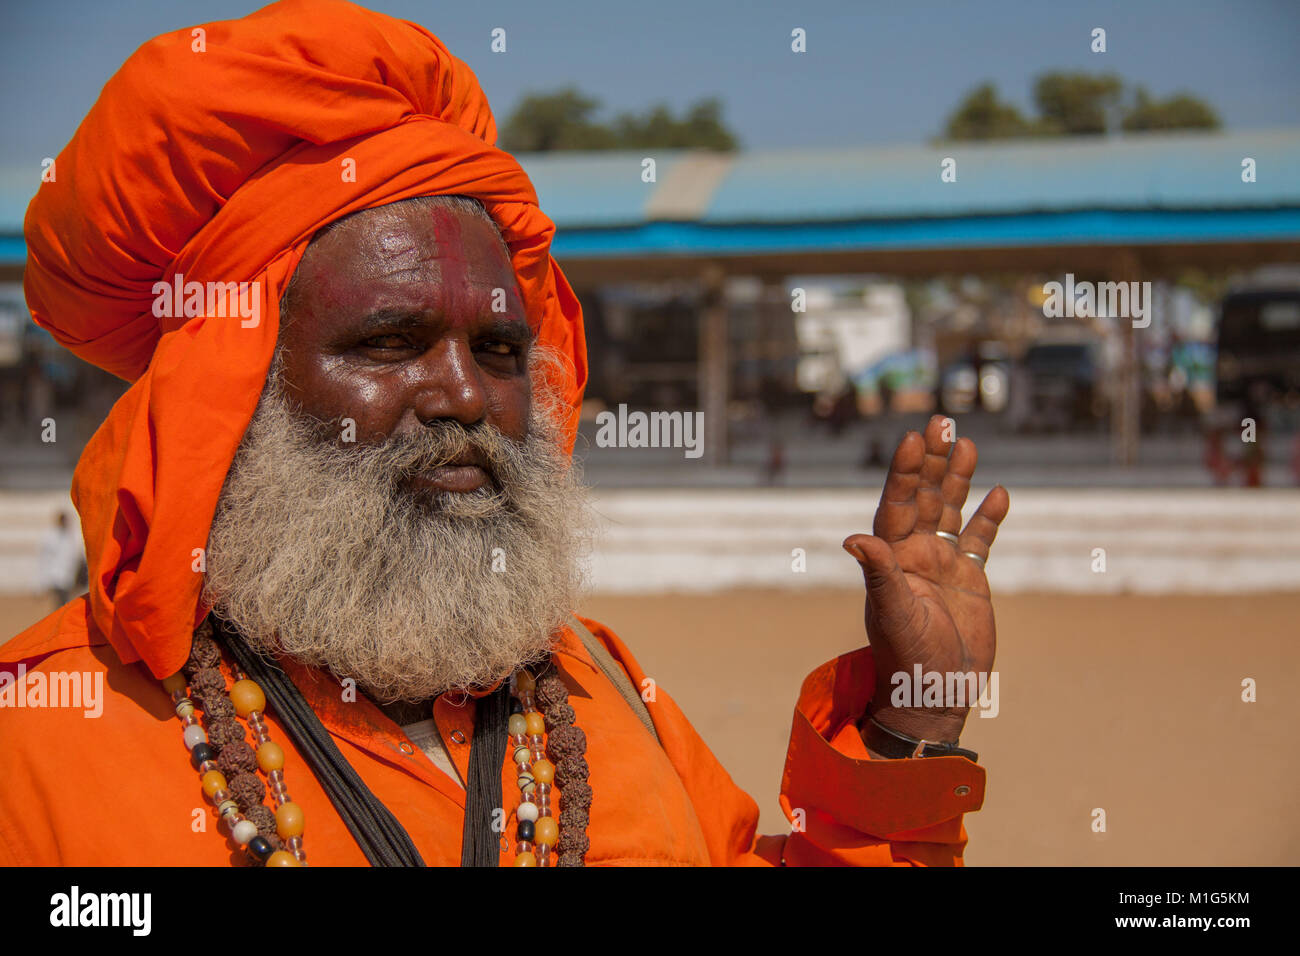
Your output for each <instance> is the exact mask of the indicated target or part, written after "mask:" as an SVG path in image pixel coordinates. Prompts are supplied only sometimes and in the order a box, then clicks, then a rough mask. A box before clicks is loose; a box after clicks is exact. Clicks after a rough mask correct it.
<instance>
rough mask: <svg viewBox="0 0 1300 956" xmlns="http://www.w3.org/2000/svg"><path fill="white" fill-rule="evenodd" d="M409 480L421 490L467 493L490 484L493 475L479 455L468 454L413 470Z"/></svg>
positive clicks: (414, 486) (411, 484) (413, 486)
mask: <svg viewBox="0 0 1300 956" xmlns="http://www.w3.org/2000/svg"><path fill="white" fill-rule="evenodd" d="M407 482H408V483H409V484H410V486H411V487H412V488H415V489H419V490H421V491H434V492H438V491H450V492H455V493H460V494H467V493H469V492H471V491H478V490H479V489H480V488H482V487H484V486H486V485H488V484H490V483H491V476H490V475H489V474H488V471H487V469H486V468H485V467H484V466H483V462H482V460H481V459H480V458H479V457H478V456H477V455H467V456H465V457H464V458H462V459H461V460H459V461H454V462H448V463H447V464H445V465H438V466H436V467H433V468H422V469H420V470H419V471H416V472H413V473H412V474H411V475H409V476H408V478H407Z"/></svg>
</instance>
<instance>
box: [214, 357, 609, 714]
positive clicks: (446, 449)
mask: <svg viewBox="0 0 1300 956" xmlns="http://www.w3.org/2000/svg"><path fill="white" fill-rule="evenodd" d="M541 351H542V350H540V349H538V348H536V347H535V348H534V354H535V356H536V359H535V361H534V363H533V367H532V371H533V382H534V395H533V413H532V416H531V418H530V423H529V433H528V437H527V438H526V439H525V440H524V441H523V442H522V443H515V442H513V441H511V440H509V439H507V438H506V437H505V436H503V435H502V434H501V433H500V432H499V431H497V430H496V429H494V428H491V427H490V426H486V425H483V426H479V427H476V428H475V429H473V430H468V431H467V430H466V429H464V428H461V427H459V426H458V425H456V423H454V422H452V423H446V422H438V423H434V424H433V425H431V426H430V427H429V428H427V429H425V430H424V431H423V432H422V433H421V434H419V435H416V436H408V437H403V438H401V439H397V438H390V439H389V440H388V441H386V442H384V443H383V444H381V445H359V446H357V445H354V446H340V445H338V444H336V443H335V442H334V440H333V436H335V435H337V430H331V431H329V432H325V431H323V430H322V428H321V426H320V425H319V423H316V422H314V421H312V420H310V419H307V418H306V417H304V416H302V415H301V414H300V413H299V412H297V411H296V410H295V409H294V408H293V407H292V404H291V403H290V401H289V400H288V399H287V398H286V397H285V394H284V390H283V386H282V384H281V380H280V371H279V369H280V362H279V360H278V357H277V361H276V363H275V365H274V366H273V367H272V370H271V374H270V375H269V376H268V378H267V386H266V389H265V391H264V392H263V394H262V398H261V401H260V402H259V404H258V407H257V411H256V413H255V415H254V417H253V420H252V422H251V423H250V424H249V427H248V431H247V432H246V433H245V435H244V439H243V442H242V443H241V445H240V447H239V450H238V452H237V453H236V455H235V459H234V461H233V463H232V464H231V467H230V471H229V473H228V474H227V476H226V481H225V485H224V487H223V488H222V492H221V497H220V499H219V501H218V504H217V510H216V515H215V517H214V519H213V523H212V530H211V532H210V535H209V538H208V551H207V576H206V582H205V585H204V593H203V598H204V601H205V603H207V604H209V605H211V606H212V607H213V608H214V609H215V610H216V611H217V613H219V614H220V615H222V616H223V617H225V618H226V619H227V620H229V621H230V622H231V623H232V624H234V625H235V626H236V627H237V628H238V629H239V630H240V632H241V633H242V634H243V635H244V637H245V638H246V639H247V641H248V643H249V645H250V646H252V647H253V648H254V649H256V650H259V651H261V652H264V653H267V654H281V653H282V654H287V655H289V656H291V657H293V658H296V659H297V660H299V661H301V662H303V663H305V664H308V665H311V666H317V667H323V668H327V669H328V670H330V671H331V672H332V673H333V674H334V675H335V676H336V677H339V678H345V677H351V678H353V679H354V680H355V681H356V682H357V684H358V685H359V686H360V687H362V688H363V689H364V690H365V691H366V692H367V693H368V694H370V696H371V697H372V698H374V699H375V700H377V701H379V702H381V703H388V702H391V701H396V700H409V701H418V700H424V699H427V698H430V697H436V696H437V695H439V694H441V693H444V692H446V691H448V690H452V689H457V688H467V689H468V688H475V687H485V686H490V685H491V684H492V683H493V682H495V681H497V680H499V679H501V678H503V677H505V676H507V675H508V674H510V673H511V672H512V671H513V670H514V669H515V668H516V667H518V666H520V665H521V664H524V663H530V662H535V661H537V660H539V659H541V658H543V657H544V656H545V655H546V654H547V653H548V651H549V650H550V649H551V647H552V646H553V642H554V638H555V634H556V632H557V630H558V628H559V627H560V626H561V625H562V624H563V622H564V621H565V619H566V618H567V617H568V615H569V614H570V613H571V612H572V611H573V608H574V606H575V604H576V603H577V601H578V598H579V596H580V595H581V593H582V590H583V587H584V584H585V574H584V564H585V558H586V555H587V553H588V550H589V547H590V543H591V530H590V529H591V528H592V527H593V522H592V519H591V511H590V506H589V504H588V502H587V498H586V493H585V489H584V488H583V487H582V485H581V482H580V479H579V476H578V474H577V470H576V468H574V467H573V466H572V465H571V463H570V461H569V459H568V457H567V456H566V455H564V454H563V452H562V451H561V449H560V447H559V445H558V441H559V436H560V434H561V430H560V428H559V427H558V425H557V424H556V422H557V420H558V418H557V415H556V411H555V410H556V408H558V407H559V406H558V403H557V402H556V401H555V397H554V396H553V395H550V394H547V393H546V392H545V389H544V387H543V386H542V385H541V384H540V383H541V381H542V378H541V377H540V376H539V374H538V366H539V365H540V364H541V363H542V362H545V361H548V360H550V358H549V357H548V356H546V355H544V354H540V353H541ZM465 443H468V444H469V445H470V446H471V447H474V448H475V449H477V450H478V451H479V452H480V453H481V454H482V455H483V456H484V458H485V460H486V461H487V462H488V463H489V466H490V467H489V469H488V470H489V472H490V474H491V475H492V477H493V478H494V479H495V488H493V489H488V488H485V489H481V490H480V491H478V492H474V493H470V494H454V493H444V494H440V495H437V496H436V497H420V496H418V495H416V494H413V493H411V492H409V491H407V490H406V489H405V488H404V487H403V486H402V485H401V482H402V479H403V478H404V477H406V476H407V475H409V474H411V472H412V471H413V470H414V469H415V468H416V467H417V466H418V467H419V468H427V467H429V466H431V465H434V464H437V463H438V462H439V461H447V460H450V459H452V458H454V457H455V456H456V455H458V454H460V452H461V450H462V449H463V448H464V447H465ZM494 568H495V570H494Z"/></svg>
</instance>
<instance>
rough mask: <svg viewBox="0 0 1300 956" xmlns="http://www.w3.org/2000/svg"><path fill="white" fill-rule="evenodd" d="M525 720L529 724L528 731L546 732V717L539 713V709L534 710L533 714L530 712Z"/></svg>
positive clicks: (535, 732) (533, 732)
mask: <svg viewBox="0 0 1300 956" xmlns="http://www.w3.org/2000/svg"><path fill="white" fill-rule="evenodd" d="M524 721H525V722H526V723H527V725H528V732H529V733H530V734H544V733H546V718H545V717H543V716H542V715H541V714H539V713H538V712H537V711H533V712H532V713H531V714H528V715H527V716H526V717H525V718H524ZM498 726H499V725H498Z"/></svg>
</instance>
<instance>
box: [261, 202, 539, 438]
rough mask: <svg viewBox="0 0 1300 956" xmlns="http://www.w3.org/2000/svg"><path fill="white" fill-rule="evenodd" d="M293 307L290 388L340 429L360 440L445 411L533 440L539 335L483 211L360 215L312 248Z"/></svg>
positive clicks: (285, 336)
mask: <svg viewBox="0 0 1300 956" xmlns="http://www.w3.org/2000/svg"><path fill="white" fill-rule="evenodd" d="M288 304H289V308H290V314H289V315H288V316H282V318H281V323H282V327H281V344H282V346H283V348H284V380H285V384H286V387H287V389H288V392H289V394H290V396H291V397H292V398H294V399H295V400H296V401H297V402H298V403H300V405H301V406H302V409H303V411H304V412H306V413H307V414H309V415H311V416H312V417H314V418H316V419H319V420H321V421H326V422H339V423H340V430H341V428H342V423H341V420H342V419H345V418H347V419H352V420H353V421H354V422H355V423H356V441H358V442H375V441H382V440H383V439H384V438H387V437H388V436H390V435H395V434H401V433H404V432H411V431H413V430H416V429H419V428H420V427H422V426H423V425H425V424H427V423H429V422H431V421H434V420H438V419H454V420H456V421H459V422H460V423H461V424H463V425H474V424H478V423H480V422H485V423H487V424H489V425H492V426H494V427H496V428H497V429H499V430H500V431H501V432H502V433H503V434H505V435H506V436H507V437H509V438H513V439H515V440H516V441H518V440H522V439H523V437H524V436H525V435H526V434H527V426H528V412H529V398H530V388H529V379H528V371H527V369H528V349H529V346H530V344H531V341H532V333H531V331H530V330H529V328H528V324H527V318H526V313H525V310H524V304H523V300H522V299H521V298H520V296H519V292H518V288H517V285H516V282H515V274H514V270H513V269H512V268H511V265H510V260H509V256H508V255H507V253H506V251H505V249H504V248H503V247H502V244H501V241H500V239H499V237H498V235H497V233H496V231H495V230H494V228H493V226H492V225H491V224H490V223H488V222H485V221H483V220H482V219H479V218H477V217H476V216H474V215H473V214H472V213H469V212H464V211H461V210H458V209H448V208H433V209H430V208H427V207H424V206H421V205H417V204H414V203H399V204H395V205H392V206H383V207H379V208H376V209H368V210H365V211H363V212H360V213H357V214H356V215H354V216H352V217H350V218H349V219H347V220H345V221H344V222H342V223H340V224H338V225H337V226H335V227H334V228H333V229H331V230H330V231H328V232H327V233H325V234H323V235H321V236H319V237H317V238H316V239H315V240H314V241H313V242H312V243H311V244H310V245H309V246H308V248H307V251H306V252H305V253H304V254H303V258H302V261H301V263H300V264H299V266H298V271H297V273H295V279H294V287H293V293H292V296H291V297H290V302H289V303H288ZM494 306H495V308H496V311H494ZM286 323H287V324H286Z"/></svg>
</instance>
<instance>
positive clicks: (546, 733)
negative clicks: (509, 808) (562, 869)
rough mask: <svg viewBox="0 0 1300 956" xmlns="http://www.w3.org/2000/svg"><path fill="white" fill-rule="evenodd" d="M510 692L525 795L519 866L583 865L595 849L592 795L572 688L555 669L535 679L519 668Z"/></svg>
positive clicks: (511, 729) (519, 813) (519, 816)
mask: <svg viewBox="0 0 1300 956" xmlns="http://www.w3.org/2000/svg"><path fill="white" fill-rule="evenodd" d="M511 692H512V694H513V695H514V696H513V698H512V700H511V702H510V710H511V714H510V722H509V726H508V728H507V729H508V733H509V734H510V751H511V755H512V759H513V760H514V762H515V770H516V772H517V781H516V782H517V783H518V785H519V795H520V799H519V807H518V809H517V810H516V811H515V817H516V821H517V824H516V827H517V829H516V836H517V837H518V842H517V843H516V844H515V866H549V865H550V864H551V860H552V858H553V857H554V858H555V862H556V865H558V866H582V865H583V856H584V854H586V852H587V848H588V847H589V846H590V841H589V840H588V839H587V821H588V811H589V810H590V809H591V796H592V794H591V787H590V785H589V784H588V783H587V774H588V767H587V761H586V758H585V754H586V751H587V737H586V735H585V734H584V733H583V732H582V730H581V729H580V728H578V727H577V726H575V725H574V723H573V718H574V713H573V708H572V707H570V706H569V690H568V688H567V687H566V686H565V684H564V681H563V680H562V679H561V678H560V676H559V675H558V674H556V673H555V672H554V671H551V672H549V673H546V674H543V675H542V676H541V677H540V678H534V677H533V675H532V674H530V673H529V672H528V671H527V670H519V671H516V672H515V675H514V678H513V680H512V682H511ZM538 705H540V706H541V709H540V710H539V709H538ZM548 757H549V759H548ZM555 788H558V789H559V797H560V803H561V808H560V815H559V819H558V821H557V819H556V817H555V815H554V808H553V805H552V800H551V798H552V796H553V792H554V790H555Z"/></svg>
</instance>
